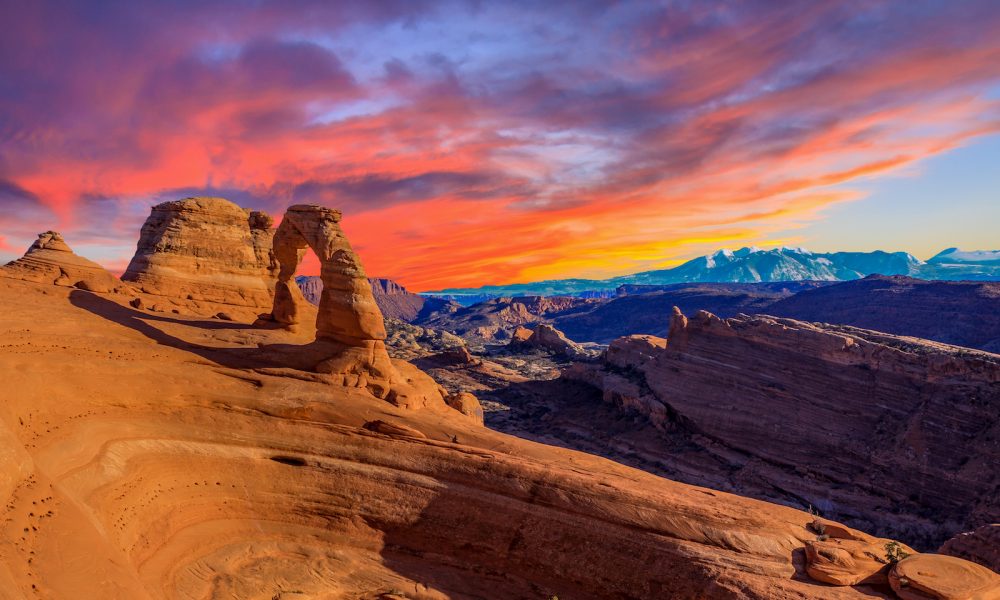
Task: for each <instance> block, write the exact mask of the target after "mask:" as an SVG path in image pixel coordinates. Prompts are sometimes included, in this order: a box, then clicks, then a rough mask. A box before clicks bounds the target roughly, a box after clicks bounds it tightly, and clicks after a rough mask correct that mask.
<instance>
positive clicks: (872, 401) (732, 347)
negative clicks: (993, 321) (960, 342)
mask: <svg viewBox="0 0 1000 600" xmlns="http://www.w3.org/2000/svg"><path fill="white" fill-rule="evenodd" d="M670 334H671V337H670V340H669V343H667V342H666V341H664V340H662V339H659V338H653V337H651V336H632V337H628V338H622V339H620V340H616V341H615V342H614V343H612V344H611V346H610V347H609V348H608V350H607V352H606V354H605V357H604V365H603V366H589V365H578V366H575V367H574V368H572V369H569V370H568V371H567V372H566V373H565V376H566V377H569V378H574V379H578V380H581V381H585V382H589V383H590V384H592V385H594V386H596V387H598V388H599V389H601V390H603V393H604V398H605V399H606V400H608V401H611V402H614V403H615V404H617V405H618V406H621V407H623V408H624V409H627V410H635V411H638V412H640V413H642V414H644V415H646V416H647V417H648V418H649V419H650V421H651V422H652V423H654V424H655V425H657V426H658V427H659V428H661V429H662V430H664V431H674V430H676V429H678V428H679V430H683V431H684V432H687V434H689V435H691V436H692V438H691V439H692V440H693V441H695V442H696V443H699V444H702V445H703V446H704V447H705V448H706V449H708V450H709V451H710V452H712V453H715V454H718V455H721V456H727V457H729V459H728V460H731V461H734V462H736V463H738V464H745V463H746V462H747V461H749V460H752V461H755V464H756V467H755V469H754V477H755V479H756V480H757V481H760V480H761V479H763V480H764V481H766V482H767V483H768V484H769V485H770V486H771V487H772V488H773V489H774V490H781V495H782V496H783V497H785V498H787V500H786V501H792V502H798V503H801V505H802V506H805V505H807V504H811V505H812V506H815V507H818V508H819V509H820V510H822V511H823V512H824V514H828V515H834V516H836V518H838V519H839V520H845V519H846V520H847V521H848V522H851V523H855V524H858V525H864V524H868V525H869V526H872V525H874V529H875V530H876V531H878V532H880V534H881V535H886V536H887V537H896V538H901V539H904V540H907V541H911V543H914V544H920V545H923V546H924V547H928V546H930V547H936V546H937V544H939V543H940V540H941V539H943V538H944V537H946V536H950V535H951V534H952V533H954V531H955V529H960V528H963V527H965V528H967V527H968V525H966V524H967V523H968V522H969V520H970V519H972V518H973V516H975V518H977V519H982V518H986V519H996V518H998V517H1000V499H998V497H997V495H996V493H995V490H996V486H997V485H998V480H997V477H998V476H1000V474H998V473H997V470H996V469H995V465H996V464H1000V450H998V446H997V443H996V440H997V439H998V437H1000V385H998V384H1000V356H997V355H994V354H989V353H984V352H976V351H969V350H966V349H962V348H956V347H952V346H946V345H943V344H937V343H933V342H928V341H926V340H917V339H914V338H902V337H898V336H892V335H888V334H882V333H878V332H872V331H867V330H861V329H855V328H851V327H835V326H820V325H815V324H809V323H803V322H799V321H793V320H790V319H778V318H774V317H766V316H754V317H748V316H739V317H736V318H733V319H728V320H722V319H719V318H718V317H716V316H714V315H712V314H710V313H706V312H699V313H698V314H696V315H695V316H694V317H692V318H690V319H687V318H685V317H684V316H683V315H681V314H680V313H679V312H677V313H676V314H675V315H674V318H673V322H672V324H671V327H670ZM699 440H700V441H699ZM945 481H946V482H947V485H942V482H945Z"/></svg>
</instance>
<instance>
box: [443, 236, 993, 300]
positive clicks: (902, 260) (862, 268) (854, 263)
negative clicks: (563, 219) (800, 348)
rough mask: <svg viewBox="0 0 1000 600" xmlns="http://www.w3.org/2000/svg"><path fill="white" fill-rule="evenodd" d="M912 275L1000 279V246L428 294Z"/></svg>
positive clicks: (722, 257) (791, 254)
mask: <svg viewBox="0 0 1000 600" xmlns="http://www.w3.org/2000/svg"><path fill="white" fill-rule="evenodd" d="M876 274H877V275H909V276H911V277H919V278H922V279H952V280H955V279H971V280H1000V250H986V251H972V252H968V251H961V250H958V249H956V248H949V249H947V250H945V251H943V252H941V253H939V254H937V255H936V256H934V257H933V258H931V259H930V260H928V261H927V262H923V261H921V260H919V259H917V258H916V257H914V256H913V255H912V254H909V253H907V252H883V251H881V250H876V251H874V252H828V253H815V252H810V251H809V250H806V249H805V248H789V247H781V248H771V249H767V250H765V249H761V248H757V247H756V246H751V247H748V248H740V249H739V250H728V249H723V250H718V251H717V252H713V253H712V254H708V255H706V256H700V257H698V258H695V259H692V260H689V261H688V262H686V263H684V264H682V265H680V266H677V267H674V268H672V269H661V270H656V271H644V272H641V273H635V274H633V275H625V276H622V277H615V278H613V279H604V280H590V279H562V280H547V281H538V282H533V283H518V284H513V285H506V286H485V287H482V288H474V289H473V288H470V289H449V290H442V291H440V292H428V293H427V295H448V296H449V297H454V298H456V299H458V300H459V301H462V300H461V299H462V298H463V297H467V298H482V297H493V298H495V297H498V296H528V295H538V296H554V295H571V296H575V295H582V294H594V293H607V292H608V291H609V290H614V289H615V288H617V287H618V286H620V285H624V284H639V285H668V284H673V283H758V282H775V281H848V280H852V279H861V278H862V277H867V276H868V275H876Z"/></svg>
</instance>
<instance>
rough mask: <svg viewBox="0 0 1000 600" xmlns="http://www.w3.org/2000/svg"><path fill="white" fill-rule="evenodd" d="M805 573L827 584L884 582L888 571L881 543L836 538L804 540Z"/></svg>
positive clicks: (883, 544)
mask: <svg viewBox="0 0 1000 600" xmlns="http://www.w3.org/2000/svg"><path fill="white" fill-rule="evenodd" d="M806 573H807V574H808V575H809V577H812V578H813V579H815V580H816V581H822V582H823V583H829V584H831V585H861V584H875V583H885V582H886V579H887V576H888V573H889V561H888V560H886V559H885V543H884V541H882V540H874V539H873V540H854V539H840V538H830V539H828V540H823V541H809V542H806Z"/></svg>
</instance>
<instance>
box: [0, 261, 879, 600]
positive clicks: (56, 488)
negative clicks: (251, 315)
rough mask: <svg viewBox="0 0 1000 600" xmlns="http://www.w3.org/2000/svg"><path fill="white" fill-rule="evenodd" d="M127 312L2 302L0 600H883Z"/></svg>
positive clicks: (759, 536) (508, 444)
mask: <svg viewBox="0 0 1000 600" xmlns="http://www.w3.org/2000/svg"><path fill="white" fill-rule="evenodd" d="M125 300H126V298H125V297H115V296H102V295H99V294H93V293H90V292H85V291H80V290H71V289H67V288H60V287H54V286H51V285H48V284H45V285H41V284H34V283H27V282H22V281H16V280H12V279H3V280H0V301H2V302H3V306H4V307H5V310H4V311H3V312H2V313H0V372H3V373H4V402H3V404H2V407H0V449H2V452H0V464H2V468H0V473H2V477H0V497H2V500H3V501H2V504H0V506H2V507H3V508H2V511H3V515H2V518H0V524H2V525H0V528H2V532H0V556H2V560H0V590H3V592H2V594H0V597H4V598H17V599H21V598H67V599H73V600H86V599H90V598H94V599H101V600H108V599H115V598H122V599H129V600H134V599H142V598H156V599H161V598H220V599H221V598H240V599H244V598H245V599H265V600H267V599H270V598H283V599H285V600H290V599H293V598H295V599H298V598H316V599H318V598H378V597H401V598H413V599H416V598H490V599H505V598H512V599H513V598H550V597H551V596H559V597H561V598H681V599H683V598H787V599H792V598H871V597H873V595H874V597H878V595H879V592H877V591H874V590H872V589H855V588H850V587H843V588H834V587H825V586H822V585H820V584H817V583H815V582H811V581H808V580H807V579H806V577H805V573H804V568H805V565H804V561H803V560H802V556H803V551H804V544H805V541H807V540H810V539H813V537H814V534H813V533H812V532H810V531H809V530H808V529H807V528H806V525H807V524H808V523H809V522H810V521H811V520H812V517H811V516H810V515H808V514H806V513H803V512H800V511H797V510H793V509H790V508H785V507H781V506H777V505H772V504H767V503H763V502H758V501H753V500H748V499H744V498H740V497H738V496H733V495H730V494H725V493H722V492H715V491H711V490H708V489H704V488H698V487H692V486H687V485H682V484H678V483H675V482H672V481H669V480H665V479H661V478H658V477H655V476H653V475H649V474H646V473H643V472H640V471H637V470H634V469H630V468H627V467H623V466H620V465H618V464H615V463H612V462H610V461H607V460H604V459H601V458H597V457H594V456H590V455H586V454H581V453H577V452H572V451H568V450H563V449H559V448H554V447H549V446H544V445H540V444H537V443H532V442H528V441H525V440H521V439H517V438H513V437H509V436H506V435H503V434H499V433H496V432H492V431H490V430H488V429H485V428H482V427H480V426H478V425H476V424H475V423H473V422H472V421H471V420H470V419H469V418H468V417H466V416H465V415H461V414H459V413H458V412H457V411H453V410H450V409H448V410H445V411H412V410H403V409H401V408H398V407H395V406H393V405H392V404H390V403H387V402H385V401H383V400H381V399H379V398H376V397H374V396H372V395H371V394H370V393H367V392H366V391H365V390H363V389H357V388H349V387H341V386H331V385H330V384H329V382H328V381H327V380H325V379H323V376H322V375H320V374H316V373H312V372H310V370H309V369H307V368H305V366H304V365H299V364H297V363H296V361H299V360H301V356H302V350H303V348H304V347H305V346H307V345H308V344H309V343H310V339H309V337H304V336H303V335H302V334H295V333H291V332H287V331H284V330H280V329H270V330H266V329H259V328H252V327H250V326H248V325H244V324H242V323H237V322H224V321H218V320H203V319H189V318H184V317H180V316H167V315H158V314H150V313H147V312H143V311H139V310H135V309H133V308H131V307H129V306H128V305H127V304H126V303H125ZM378 421H381V422H382V424H374V423H375V422H378ZM421 436H422V437H421ZM456 440H457V441H456ZM390 594H395V596H390Z"/></svg>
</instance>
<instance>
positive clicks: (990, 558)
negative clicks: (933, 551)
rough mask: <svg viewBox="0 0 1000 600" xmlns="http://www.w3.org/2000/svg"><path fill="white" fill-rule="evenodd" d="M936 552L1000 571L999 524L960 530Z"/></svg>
mask: <svg viewBox="0 0 1000 600" xmlns="http://www.w3.org/2000/svg"><path fill="white" fill-rule="evenodd" d="M938 552H940V553H941V554H949V555H951V556H957V557H958V558H964V559H966V560H970V561H972V562H974V563H979V564H981V565H983V566H985V567H989V568H990V569H993V570H994V571H996V572H997V573H1000V524H998V523H992V524H990V525H983V526H982V527H977V528H976V529H974V530H972V531H965V532H962V533H960V534H958V535H956V536H955V537H953V538H951V539H950V540H948V541H947V542H945V543H944V544H943V545H942V546H941V549H940V550H938Z"/></svg>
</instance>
